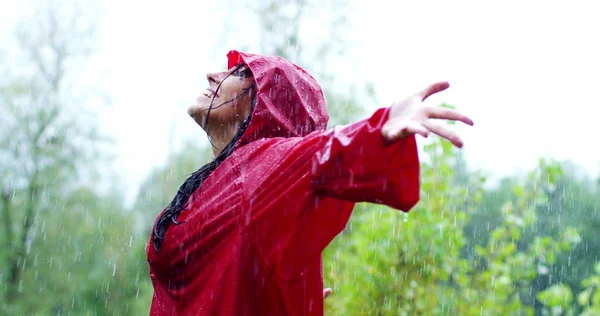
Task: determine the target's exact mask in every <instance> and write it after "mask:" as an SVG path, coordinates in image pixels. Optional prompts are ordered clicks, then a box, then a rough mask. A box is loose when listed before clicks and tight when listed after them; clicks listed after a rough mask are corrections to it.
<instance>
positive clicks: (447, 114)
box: [425, 107, 473, 126]
mask: <svg viewBox="0 0 600 316" xmlns="http://www.w3.org/2000/svg"><path fill="white" fill-rule="evenodd" d="M425 113H426V115H427V117H428V118H433V119H442V120H452V121H460V122H463V123H465V124H467V125H471V126H473V120H471V119H470V118H468V117H467V116H466V115H464V114H462V113H460V112H458V111H456V110H453V109H448V108H440V107H427V108H425Z"/></svg>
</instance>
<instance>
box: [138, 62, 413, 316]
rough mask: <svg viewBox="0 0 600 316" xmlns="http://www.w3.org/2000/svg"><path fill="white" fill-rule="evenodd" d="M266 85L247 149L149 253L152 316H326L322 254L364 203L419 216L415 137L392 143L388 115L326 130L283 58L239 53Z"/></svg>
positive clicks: (298, 73) (317, 105)
mask: <svg viewBox="0 0 600 316" xmlns="http://www.w3.org/2000/svg"><path fill="white" fill-rule="evenodd" d="M228 58H229V67H232V66H233V65H235V64H237V63H240V62H243V63H245V64H246V65H247V66H248V67H249V68H250V69H251V71H252V73H253V75H254V79H255V81H256V88H257V95H256V106H255V109H254V112H253V114H252V118H251V121H250V124H249V126H248V128H247V130H246V132H245V133H244V135H243V136H242V138H241V139H240V140H239V142H238V143H237V145H236V149H235V151H234V152H233V154H231V156H229V158H227V159H226V160H225V161H224V162H223V163H222V164H221V165H220V166H219V167H218V168H217V169H216V170H215V171H214V172H213V173H212V174H211V175H210V177H208V178H207V179H206V180H205V181H204V183H203V184H202V185H201V187H200V188H199V189H197V190H196V192H194V194H193V195H192V196H191V198H190V199H189V201H188V202H187V203H186V208H185V210H184V211H183V212H181V214H180V215H179V216H178V221H179V222H181V224H180V225H171V226H169V228H168V230H167V232H166V234H165V238H164V241H163V243H162V245H161V248H160V252H158V253H157V252H155V250H154V248H153V247H152V242H150V243H149V245H148V249H147V254H148V262H149V263H150V273H151V278H152V283H153V285H154V290H155V292H154V297H153V300H152V307H151V312H150V314H151V315H236V316H237V315H322V314H323V277H322V265H321V264H322V262H321V253H322V251H323V249H324V248H325V247H326V246H327V245H328V244H329V242H330V241H331V240H332V239H333V238H334V237H335V236H336V235H337V234H338V233H340V232H341V231H342V230H343V229H344V227H345V225H346V223H347V221H348V218H349V217H350V214H351V212H352V209H353V207H354V203H355V202H361V201H367V202H373V203H379V204H385V205H388V206H390V207H393V208H396V209H399V210H403V211H409V210H410V209H411V208H412V207H413V206H414V205H415V204H416V203H417V201H418V200H419V190H420V188H419V159H418V155H417V147H416V143H415V138H414V136H411V137H408V138H406V139H403V140H400V141H398V142H395V143H393V144H391V145H388V144H386V143H385V142H384V139H383V136H382V134H381V127H382V125H383V123H384V122H385V121H386V119H387V116H388V112H389V109H387V108H385V109H380V110H378V111H376V112H375V113H374V114H373V115H372V116H371V117H370V118H368V119H365V120H362V121H358V122H356V123H354V124H350V125H348V126H345V127H341V128H335V129H333V130H328V131H325V128H326V125H327V120H328V115H327V110H326V105H325V100H324V98H323V93H322V91H321V88H320V87H319V85H318V84H317V82H316V81H315V80H314V79H313V78H312V77H311V76H310V75H309V74H308V73H306V72H305V71H304V70H303V69H301V68H300V67H298V66H296V65H294V64H292V63H290V62H288V61H286V60H285V59H282V58H279V57H266V56H259V55H252V54H246V53H241V52H237V51H231V52H230V53H229V54H228Z"/></svg>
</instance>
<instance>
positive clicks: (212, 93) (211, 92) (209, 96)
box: [202, 88, 219, 98]
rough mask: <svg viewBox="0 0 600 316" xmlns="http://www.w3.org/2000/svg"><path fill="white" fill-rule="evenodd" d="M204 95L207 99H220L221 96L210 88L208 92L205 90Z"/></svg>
mask: <svg viewBox="0 0 600 316" xmlns="http://www.w3.org/2000/svg"><path fill="white" fill-rule="evenodd" d="M202 95H203V96H205V97H207V98H212V97H213V96H216V97H217V98H218V97H219V95H218V94H217V93H215V92H214V91H213V90H211V89H210V88H207V89H206V90H204V92H202Z"/></svg>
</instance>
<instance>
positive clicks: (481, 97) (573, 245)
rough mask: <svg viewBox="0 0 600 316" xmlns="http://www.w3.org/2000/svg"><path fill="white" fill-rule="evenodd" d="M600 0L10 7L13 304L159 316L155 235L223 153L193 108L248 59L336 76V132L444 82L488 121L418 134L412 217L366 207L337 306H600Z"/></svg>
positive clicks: (7, 116) (0, 60)
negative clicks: (182, 190)
mask: <svg viewBox="0 0 600 316" xmlns="http://www.w3.org/2000/svg"><path fill="white" fill-rule="evenodd" d="M597 12H598V11H597V10H595V5H594V4H593V3H592V2H591V1H572V2H569V3H566V2H558V1H527V2H524V1H502V2H493V3H491V2H486V3H484V2H481V1H452V2H450V1H419V2H409V1H396V2H392V1H383V0H381V1H378V0H372V1H358V0H320V1H317V0H305V1H300V0H287V1H283V0H260V1H256V0H255V1H242V0H227V1H206V0H201V1H170V2H169V3H167V2H148V1H138V0H132V1H126V2H123V1H115V0H105V1H101V0H81V1H74V0H73V1H67V0H48V1H37V0H25V1H17V0H4V1H2V2H1V3H0V74H1V76H0V197H1V200H0V218H1V219H2V220H1V223H0V315H4V314H6V315H32V314H35V315H142V314H147V313H148V310H149V306H150V301H151V297H152V285H151V283H150V280H149V276H148V266H147V262H146V258H145V246H146V242H147V240H148V239H149V235H150V229H151V226H152V223H153V221H154V219H155V218H156V216H157V215H158V213H159V212H160V211H161V210H162V209H163V208H164V207H165V206H166V205H167V204H168V203H169V202H170V200H171V199H172V197H173V196H174V194H175V192H176V190H177V187H178V186H179V185H180V184H181V183H182V182H183V180H184V179H185V178H186V177H187V176H188V175H189V174H190V173H191V172H193V171H195V170H197V169H198V168H200V167H201V166H202V165H203V164H204V163H206V162H207V161H209V160H210V159H211V149H210V147H209V144H208V142H207V140H206V136H205V134H204V133H203V132H202V130H201V129H200V128H199V127H198V126H197V125H196V124H195V123H194V122H193V121H192V120H191V119H190V118H189V116H188V115H187V108H188V106H189V105H191V104H193V103H194V102H195V101H194V100H195V98H196V97H197V96H199V95H200V94H201V93H202V91H204V89H205V87H206V86H207V82H206V77H205V74H206V73H207V72H212V71H220V70H225V68H226V57H225V55H226V54H227V52H228V51H229V50H231V49H238V50H242V51H248V52H253V53H260V54H275V55H279V56H283V57H285V58H288V59H290V60H291V61H293V62H295V63H297V64H298V65H300V66H301V67H303V68H305V69H306V70H307V71H308V72H310V73H311V74H312V75H313V76H314V77H315V78H317V80H318V81H319V82H320V84H321V85H322V87H323V89H324V91H325V94H326V98H327V101H328V106H329V111H330V114H331V121H330V126H335V125H338V124H346V123H349V122H352V121H355V120H357V119H360V118H363V117H366V116H368V115H369V114H370V113H372V112H373V111H374V110H375V109H377V108H379V107H384V106H388V105H390V104H391V103H392V102H394V101H396V100H400V99H401V98H403V97H405V96H407V95H409V94H411V93H413V92H416V91H419V90H421V89H423V88H424V87H425V86H427V85H428V84H430V83H432V82H435V81H438V80H448V81H449V82H450V84H451V88H450V89H449V90H447V91H445V92H443V93H440V94H437V95H435V96H434V97H432V98H430V99H429V100H428V102H430V103H431V104H440V105H444V106H450V107H455V108H457V109H458V110H460V111H462V112H464V113H466V114H468V115H469V116H470V117H472V118H473V119H474V120H475V126H474V127H472V128H467V127H464V126H460V125H456V126H453V129H455V131H456V132H457V133H459V134H460V135H461V136H462V137H463V139H464V141H465V144H466V145H465V148H464V149H462V150H456V149H454V148H452V147H451V146H450V144H449V143H448V142H445V141H440V140H439V139H437V138H435V137H431V138H430V139H428V140H424V139H419V146H420V149H419V150H420V155H421V159H422V170H421V174H422V181H421V182H422V199H421V202H420V203H419V204H418V205H417V206H416V207H415V208H414V209H413V210H412V211H411V212H410V213H409V214H404V213H400V212H397V211H394V210H391V209H387V208H385V207H380V206H375V205H369V204H358V205H357V206H356V208H355V212H354V214H353V215H352V218H351V220H350V223H349V224H348V226H347V229H346V230H345V231H344V232H343V233H342V234H341V235H340V236H339V237H338V238H336V239H335V240H334V241H333V242H332V244H331V245H330V246H329V247H328V248H327V249H326V251H325V253H324V269H325V271H324V272H325V273H324V277H325V285H326V286H328V287H332V288H333V291H334V292H333V295H331V296H330V297H329V298H327V300H326V314H331V315H354V314H356V315H363V314H367V315H421V314H426V315H431V314H434V315H446V314H448V315H505V314H511V315H512V314H516V315H573V314H586V315H600V290H598V287H599V286H600V263H599V260H600V258H599V257H598V256H599V255H600V236H599V235H598V234H599V233H598V228H600V168H599V167H600V152H599V150H598V149H597V148H596V147H597V145H594V144H597V142H598V140H597V136H598V131H597V127H596V126H597V124H596V121H597V117H596V115H595V114H596V113H597V108H598V107H600V102H599V101H598V96H597V93H596V91H598V87H599V86H600V79H599V77H598V73H600V59H599V58H598V56H600V45H598V30H600V20H599V19H598V18H597Z"/></svg>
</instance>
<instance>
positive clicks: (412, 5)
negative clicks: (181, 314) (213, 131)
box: [0, 0, 600, 201]
mask: <svg viewBox="0 0 600 316" xmlns="http://www.w3.org/2000/svg"><path fill="white" fill-rule="evenodd" d="M599 6H600V5H598V4H595V3H594V1H570V2H568V4H567V2H566V1H560V2H559V1H498V2H495V3H494V4H490V2H487V1H486V2H484V1H385V0H378V1H375V0H370V1H363V0H358V1H356V3H355V5H354V8H353V10H351V11H352V12H353V13H352V15H351V16H350V17H349V18H350V22H351V26H352V32H350V37H349V38H348V39H346V42H347V45H348V46H349V48H348V50H347V53H346V55H345V56H343V58H342V59H340V60H341V62H340V63H339V64H338V65H336V66H335V67H332V69H331V71H332V72H338V73H340V76H343V77H344V78H350V80H351V81H352V82H356V83H361V82H363V81H371V82H373V83H374V84H375V87H376V91H377V94H378V98H379V100H381V104H366V105H365V106H368V107H369V108H371V109H375V108H377V107H379V106H387V105H389V104H390V103H391V102H393V101H394V100H396V99H399V98H402V97H404V96H406V95H408V94H410V93H412V92H414V91H416V90H420V89H422V88H423V87H424V86H426V85H427V84H429V83H431V82H434V81H437V80H448V81H449V82H450V84H451V88H450V89H449V90H448V91H446V92H444V93H442V94H439V95H437V96H436V97H435V98H432V101H431V102H432V103H434V104H435V103H440V102H447V103H450V104H453V105H455V106H457V107H458V109H459V110H461V111H463V112H464V113H466V114H468V115H470V116H471V117H472V118H473V119H474V120H475V127H473V128H467V127H456V130H457V131H458V132H459V133H460V134H461V135H462V136H463V138H464V140H465V143H466V145H465V148H464V150H465V151H466V157H467V159H468V161H469V163H470V164H471V166H472V167H475V168H481V169H483V170H485V171H488V172H491V173H492V174H494V175H496V176H501V175H503V174H507V173H512V172H513V171H515V170H525V169H529V168H531V167H533V166H535V164H536V163H537V159H538V158H539V157H540V156H546V157H553V158H557V159H572V160H573V161H575V162H577V163H579V164H581V165H582V166H584V167H585V168H586V169H588V170H589V172H590V173H591V175H592V176H596V175H597V174H598V171H599V168H598V167H599V163H600V152H599V150H598V149H597V148H596V147H597V146H598V145H597V144H598V136H599V134H600V133H599V132H598V127H597V125H596V121H597V119H596V114H597V113H598V111H597V110H598V107H599V106H600V98H599V96H598V94H597V93H596V91H598V90H599V88H600V79H599V76H600V75H599V74H600V19H598V13H599V12H600V9H599ZM101 7H102V8H91V9H92V10H96V11H97V14H99V15H100V21H101V22H100V25H99V34H100V41H99V43H98V48H99V50H98V52H97V54H96V55H95V56H94V58H93V59H92V63H91V64H90V69H89V70H88V71H89V72H90V76H89V78H87V77H86V78H87V79H85V80H83V81H84V82H85V84H87V85H93V86H94V87H96V88H98V87H100V88H102V89H103V90H104V91H106V92H107V93H108V94H109V95H110V96H111V97H112V105H111V107H110V108H108V109H105V110H103V111H102V115H101V118H100V119H101V122H102V126H103V128H104V131H105V132H106V133H108V134H110V135H113V136H114V137H115V138H116V140H117V144H116V146H115V149H114V150H115V152H116V153H117V155H118V156H117V160H116V162H115V166H114V168H115V169H116V171H117V172H118V174H119V175H120V176H121V177H122V178H123V181H124V183H125V186H126V191H127V196H128V199H129V201H131V200H132V198H133V197H134V196H135V194H136V191H137V187H138V185H139V183H140V182H141V181H142V180H143V179H144V177H146V176H147V174H148V173H149V172H150V171H151V169H152V168H153V167H154V166H157V165H160V164H163V163H164V161H165V158H166V157H165V155H166V153H167V151H168V143H169V137H170V135H173V137H174V138H175V139H176V140H181V141H183V140H185V139H188V138H190V137H195V138H197V139H198V142H201V143H203V144H205V143H206V140H205V135H204V134H203V133H202V132H201V130H200V129H199V128H197V127H196V126H195V124H194V123H193V122H192V120H191V119H189V118H188V117H187V113H186V109H187V107H188V105H189V104H191V103H192V102H194V101H193V100H194V99H195V98H196V96H197V95H199V94H200V93H201V92H202V91H203V90H204V88H205V86H206V82H205V79H204V74H205V73H206V72H209V71H213V70H220V69H223V68H224V67H225V64H226V59H225V54H226V53H227V51H228V50H229V49H233V48H239V47H242V46H244V45H246V46H247V45H252V42H253V41H256V37H257V34H256V32H255V30H254V29H253V28H252V27H247V28H246V27H242V28H236V29H235V32H233V33H232V34H230V37H229V38H227V39H226V41H225V42H227V43H231V44H232V45H230V46H228V47H224V46H223V45H221V44H222V43H223V39H222V38H220V36H221V34H222V25H223V22H224V20H225V19H224V17H226V16H229V15H228V14H229V13H231V12H235V13H236V16H244V15H246V14H249V13H246V12H245V10H247V8H244V7H239V6H237V7H233V6H232V5H229V4H228V2H227V1H223V2H221V1H216V0H215V1H205V0H204V1H171V2H170V3H167V2H151V1H140V0H135V1H117V0H107V1H105V2H103V3H102V4H101ZM232 10H233V11H232ZM22 11H23V8H21V7H19V5H17V2H16V0H3V1H2V4H1V5H0V12H3V13H0V20H2V21H3V22H0V26H2V30H1V31H0V34H1V36H0V39H2V40H4V39H5V38H6V36H7V32H6V30H7V28H6V27H7V26H9V25H10V23H14V21H15V19H16V18H15V17H18V16H19V14H20V13H21V12H22ZM230 23H232V22H230ZM316 36H318V34H316ZM344 65H347V66H348V67H344ZM172 126H175V128H174V129H172ZM171 131H172V134H171ZM179 144H181V143H180V142H179ZM178 146H179V145H178Z"/></svg>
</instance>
